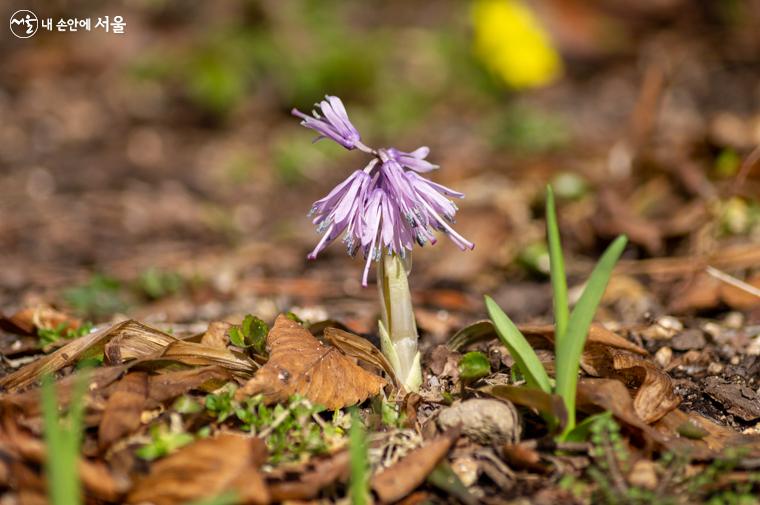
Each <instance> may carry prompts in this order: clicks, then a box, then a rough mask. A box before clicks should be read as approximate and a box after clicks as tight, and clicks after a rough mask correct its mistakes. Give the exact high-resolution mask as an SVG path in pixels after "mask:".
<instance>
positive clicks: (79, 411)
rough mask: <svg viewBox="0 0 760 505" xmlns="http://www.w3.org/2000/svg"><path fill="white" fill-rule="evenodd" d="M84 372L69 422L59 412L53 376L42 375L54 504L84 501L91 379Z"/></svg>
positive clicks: (47, 471) (47, 469)
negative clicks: (82, 453)
mask: <svg viewBox="0 0 760 505" xmlns="http://www.w3.org/2000/svg"><path fill="white" fill-rule="evenodd" d="M83 375H84V374H82V375H80V377H79V378H78V380H77V382H76V383H75V386H74V391H73V393H72V397H71V403H70V406H69V415H68V416H67V420H66V421H67V422H66V423H62V422H61V417H60V416H59V413H58V399H57V395H56V390H55V385H54V382H53V378H52V377H51V376H50V375H46V376H44V377H43V378H42V394H41V402H42V418H43V431H44V437H45V445H46V456H45V476H46V479H47V485H48V495H49V498H50V503H52V504H53V505H78V504H81V503H82V494H81V487H80V485H79V466H78V460H79V445H80V440H81V436H82V434H81V427H82V416H83V412H84V393H85V392H86V390H87V381H86V379H85V378H84V377H83Z"/></svg>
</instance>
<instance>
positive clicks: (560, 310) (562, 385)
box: [485, 187, 627, 439]
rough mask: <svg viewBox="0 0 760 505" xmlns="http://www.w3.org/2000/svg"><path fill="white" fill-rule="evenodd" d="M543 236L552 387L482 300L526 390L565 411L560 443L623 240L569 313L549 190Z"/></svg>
mask: <svg viewBox="0 0 760 505" xmlns="http://www.w3.org/2000/svg"><path fill="white" fill-rule="evenodd" d="M546 235H547V242H548V244H549V263H550V272H551V283H552V290H553V293H554V325H555V327H554V350H555V355H556V377H555V380H554V384H552V381H551V379H550V378H549V375H548V374H547V373H546V370H545V369H544V367H543V365H542V364H541V361H540V360H539V359H538V356H537V355H536V352H535V351H534V350H533V348H532V347H531V346H530V344H529V343H528V340H527V339H526V338H525V336H524V335H523V334H522V333H521V332H520V330H519V329H518V328H517V326H515V324H514V323H513V322H512V321H511V320H510V319H509V317H508V316H507V315H506V314H505V313H504V311H502V310H501V308H499V306H498V305H497V304H496V302H494V301H493V299H492V298H491V297H489V296H486V297H485V300H486V308H487V309H488V314H489V316H490V317H491V321H492V322H493V324H494V327H495V328H496V333H497V334H498V335H499V338H500V340H501V341H502V343H503V344H504V345H505V346H506V347H507V349H508V350H509V353H510V355H511V356H512V358H514V360H515V365H516V367H517V368H518V369H519V370H520V372H521V373H522V375H523V377H524V378H525V382H526V383H527V385H528V387H532V388H536V389H540V390H542V391H544V392H545V393H552V392H553V393H555V394H557V395H559V396H560V397H561V398H562V400H563V402H564V404H565V407H566V409H567V414H568V420H567V425H566V426H565V428H564V430H563V431H562V433H561V434H560V438H561V439H565V438H566V437H567V435H568V434H569V433H570V432H571V431H572V430H573V428H575V392H576V388H577V385H578V371H579V369H580V358H581V354H582V352H583V346H584V345H585V343H586V338H587V336H588V331H589V328H590V327H591V322H592V320H593V318H594V314H595V312H596V309H597V306H598V305H599V302H600V301H601V299H602V295H603V294H604V290H605V288H606V287H607V282H608V281H609V279H610V276H611V274H612V269H613V267H614V266H615V263H617V260H618V258H619V257H620V255H621V254H622V252H623V249H624V248H625V244H626V242H627V239H626V237H625V236H620V237H618V238H617V239H615V241H614V242H613V243H612V244H611V245H610V246H609V247H608V248H607V250H606V251H605V252H604V254H603V255H602V257H601V259H600V260H599V262H598V263H597V265H596V267H595V268H594V270H593V271H592V272H591V276H590V277H589V279H588V282H587V284H586V287H585V289H584V290H583V294H582V295H581V297H580V299H579V300H578V303H577V304H576V305H575V308H574V309H573V311H572V313H571V312H570V310H569V308H568V295H567V280H566V278H565V267H564V259H563V257H562V247H561V244H560V235H559V228H558V225H557V215H556V210H555V207H554V195H553V193H552V190H551V187H548V188H547V190H546Z"/></svg>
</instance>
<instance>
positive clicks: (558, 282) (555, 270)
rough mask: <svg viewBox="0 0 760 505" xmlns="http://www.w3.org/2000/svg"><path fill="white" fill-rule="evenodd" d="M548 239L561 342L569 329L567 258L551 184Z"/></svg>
mask: <svg viewBox="0 0 760 505" xmlns="http://www.w3.org/2000/svg"><path fill="white" fill-rule="evenodd" d="M546 240H547V242H548V244H549V268H550V272H551V280H552V291H553V292H554V338H555V341H556V342H559V341H560V340H562V338H563V337H564V336H565V332H566V331H567V320H568V318H569V308H568V303H567V277H565V260H564V258H563V257H562V242H561V241H560V237H559V226H558V225H557V210H556V208H555V205H554V191H553V190H552V187H551V186H546Z"/></svg>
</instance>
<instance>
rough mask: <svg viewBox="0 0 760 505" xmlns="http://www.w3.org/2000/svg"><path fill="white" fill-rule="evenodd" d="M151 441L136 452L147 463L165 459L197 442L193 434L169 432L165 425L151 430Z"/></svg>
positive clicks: (152, 427)
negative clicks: (181, 448)
mask: <svg viewBox="0 0 760 505" xmlns="http://www.w3.org/2000/svg"><path fill="white" fill-rule="evenodd" d="M150 438H151V441H150V442H149V443H147V444H145V445H143V446H142V447H140V448H139V449H137V451H135V454H137V456H139V457H140V458H142V459H145V460H147V461H153V460H154V459H158V458H163V457H164V456H166V455H168V454H171V453H172V452H174V451H176V450H177V449H179V448H180V447H184V446H186V445H187V444H189V443H191V442H193V441H195V436H193V434H192V433H186V432H184V431H172V430H169V429H168V428H167V427H166V426H165V425H163V424H156V425H153V426H151V428H150Z"/></svg>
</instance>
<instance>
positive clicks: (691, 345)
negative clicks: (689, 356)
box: [670, 329, 707, 351]
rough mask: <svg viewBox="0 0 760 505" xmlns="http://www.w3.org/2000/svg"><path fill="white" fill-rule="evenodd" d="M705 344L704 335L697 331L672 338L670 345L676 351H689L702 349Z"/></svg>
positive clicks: (691, 330) (687, 331)
mask: <svg viewBox="0 0 760 505" xmlns="http://www.w3.org/2000/svg"><path fill="white" fill-rule="evenodd" d="M706 344H707V340H705V336H704V334H703V333H702V332H701V331H700V330H697V329H690V330H686V331H683V332H681V333H679V334H678V335H676V336H675V337H673V340H672V341H671V343H670V345H671V347H672V348H673V349H675V350H676V351H689V350H691V349H702V348H703V347H704V346H705V345H706Z"/></svg>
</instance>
